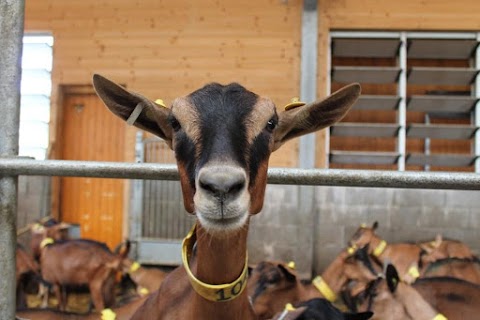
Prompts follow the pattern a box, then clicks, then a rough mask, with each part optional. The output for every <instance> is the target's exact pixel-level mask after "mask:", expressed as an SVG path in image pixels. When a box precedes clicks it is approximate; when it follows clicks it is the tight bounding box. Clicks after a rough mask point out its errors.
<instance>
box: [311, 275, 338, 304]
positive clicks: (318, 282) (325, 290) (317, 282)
mask: <svg viewBox="0 0 480 320" xmlns="http://www.w3.org/2000/svg"><path fill="white" fill-rule="evenodd" d="M312 283H313V285H314V286H315V288H317V289H318V291H320V293H321V294H322V295H323V296H324V297H325V299H327V300H328V301H330V302H333V301H335V300H337V295H336V294H335V292H333V290H332V289H330V287H329V286H328V284H327V283H326V282H325V280H323V278H322V277H320V276H316V277H315V279H313V281H312Z"/></svg>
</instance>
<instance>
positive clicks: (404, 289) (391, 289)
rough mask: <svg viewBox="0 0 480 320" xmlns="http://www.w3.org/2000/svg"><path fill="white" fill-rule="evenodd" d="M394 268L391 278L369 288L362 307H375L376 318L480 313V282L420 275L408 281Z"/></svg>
mask: <svg viewBox="0 0 480 320" xmlns="http://www.w3.org/2000/svg"><path fill="white" fill-rule="evenodd" d="M392 269H393V270H394V268H393V267H392V266H391V265H389V266H388V267H387V272H386V279H387V281H384V280H383V279H378V280H376V281H375V284H374V285H373V286H372V287H370V288H369V289H367V291H368V293H367V294H366V296H367V299H366V301H364V303H363V304H362V306H361V308H360V310H371V311H373V312H374V314H375V317H374V319H379V320H380V319H382V320H384V319H391V320H397V319H398V320H403V319H412V320H417V319H425V320H428V319H434V316H436V315H437V314H441V315H443V316H444V317H447V318H448V319H450V320H457V319H458V320H460V319H475V318H476V317H477V316H478V314H479V312H480V305H479V304H478V301H479V300H478V299H479V298H480V286H478V285H475V284H472V283H469V282H466V281H463V280H459V279H454V278H448V277H440V278H425V279H418V280H417V281H416V282H415V283H414V284H412V285H408V284H406V283H403V282H401V281H399V280H398V274H396V271H394V272H392ZM392 273H394V274H395V275H393V276H392ZM387 284H388V286H387ZM439 319H445V318H441V316H439Z"/></svg>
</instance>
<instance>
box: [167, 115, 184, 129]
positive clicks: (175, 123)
mask: <svg viewBox="0 0 480 320" xmlns="http://www.w3.org/2000/svg"><path fill="white" fill-rule="evenodd" d="M169 122H170V125H171V126H172V129H173V131H175V132H177V131H178V130H180V129H181V128H182V126H181V125H180V122H178V120H177V119H176V118H175V117H171V118H170V119H169Z"/></svg>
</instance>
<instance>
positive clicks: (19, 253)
mask: <svg viewBox="0 0 480 320" xmlns="http://www.w3.org/2000/svg"><path fill="white" fill-rule="evenodd" d="M15 263H16V266H15V278H16V283H17V286H16V288H17V289H16V292H17V308H19V307H26V306H27V300H26V296H25V292H24V290H23V289H24V288H23V286H24V279H25V276H26V275H27V274H29V273H33V274H39V271H40V267H39V265H38V263H37V262H36V261H35V260H34V259H33V257H32V256H31V255H30V254H28V252H27V251H26V250H25V248H24V247H23V246H21V245H20V244H19V243H17V249H16V256H15Z"/></svg>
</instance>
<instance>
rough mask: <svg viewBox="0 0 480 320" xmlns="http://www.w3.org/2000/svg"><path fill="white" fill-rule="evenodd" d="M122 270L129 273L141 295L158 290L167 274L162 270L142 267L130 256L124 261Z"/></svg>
mask: <svg viewBox="0 0 480 320" xmlns="http://www.w3.org/2000/svg"><path fill="white" fill-rule="evenodd" d="M122 271H123V272H124V273H128V275H129V276H130V278H131V279H132V281H133V282H134V283H135V284H136V285H137V292H138V293H139V294H140V295H145V293H151V292H153V291H156V290H158V288H160V285H161V284H162V282H163V280H164V279H165V277H166V276H167V273H166V272H163V271H162V270H159V269H157V268H145V267H142V266H141V265H140V264H139V263H138V262H136V261H133V260H131V259H128V258H127V259H124V260H123V261H122Z"/></svg>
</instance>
